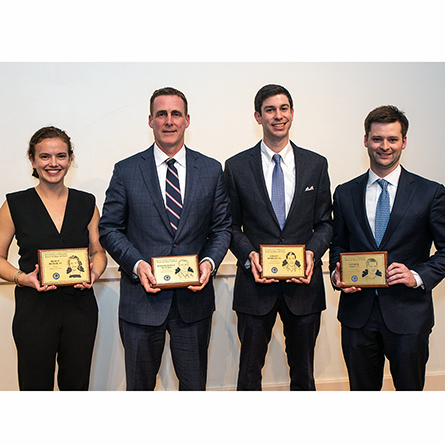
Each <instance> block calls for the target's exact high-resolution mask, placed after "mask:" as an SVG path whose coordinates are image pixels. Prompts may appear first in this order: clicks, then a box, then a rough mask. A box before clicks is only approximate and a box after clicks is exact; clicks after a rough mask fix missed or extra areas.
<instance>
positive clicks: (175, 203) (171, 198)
mask: <svg viewBox="0 0 445 445" xmlns="http://www.w3.org/2000/svg"><path fill="white" fill-rule="evenodd" d="M165 162H166V163H167V176H166V182H165V204H166V207H167V213H168V217H169V219H170V224H171V226H172V227H173V230H174V231H175V232H176V230H177V229H178V224H179V219H180V218H181V211H182V199H181V189H180V187H179V176H178V170H176V167H175V166H174V163H175V162H176V161H175V159H173V158H172V159H167V160H166V161H165Z"/></svg>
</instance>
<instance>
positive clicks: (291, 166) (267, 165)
mask: <svg viewBox="0 0 445 445" xmlns="http://www.w3.org/2000/svg"><path fill="white" fill-rule="evenodd" d="M274 154H275V152H274V151H272V150H271V149H270V148H269V147H268V146H267V145H266V144H265V143H264V142H263V141H261V163H262V166H263V173H264V180H265V181H266V188H267V192H268V193H269V198H270V199H271V200H272V173H273V169H274V167H275V161H274V160H273V159H272V157H273V155H274ZM278 154H279V155H280V156H281V168H282V170H283V175H284V193H285V201H286V217H287V215H288V213H289V209H290V206H291V204H292V199H293V197H294V191H295V156H294V151H293V150H292V146H291V145H290V142H288V144H287V145H286V147H284V148H283V149H282V150H281V151H280V153H278Z"/></svg>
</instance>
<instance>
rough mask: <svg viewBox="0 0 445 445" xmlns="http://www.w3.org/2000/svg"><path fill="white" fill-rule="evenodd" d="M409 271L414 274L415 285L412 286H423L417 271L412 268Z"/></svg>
mask: <svg viewBox="0 0 445 445" xmlns="http://www.w3.org/2000/svg"><path fill="white" fill-rule="evenodd" d="M410 272H411V273H412V274H413V275H414V279H415V280H416V285H415V286H414V288H418V287H420V286H423V280H422V278H420V275H419V274H418V273H417V272H415V271H414V270H411V271H410Z"/></svg>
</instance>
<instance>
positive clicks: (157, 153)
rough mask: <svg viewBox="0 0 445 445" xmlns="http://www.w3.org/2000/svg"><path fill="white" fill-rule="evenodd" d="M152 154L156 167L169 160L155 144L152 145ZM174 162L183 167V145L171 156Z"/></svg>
mask: <svg viewBox="0 0 445 445" xmlns="http://www.w3.org/2000/svg"><path fill="white" fill-rule="evenodd" d="M153 154H154V157H155V163H156V167H159V166H160V165H161V164H162V163H164V162H165V161H166V160H167V159H170V157H169V156H167V155H166V154H165V153H164V152H163V151H162V150H161V149H160V148H159V147H158V146H157V145H156V142H155V144H154V149H153ZM173 157H174V158H175V161H176V162H177V163H178V164H179V165H181V166H182V167H185V145H183V146H182V147H181V149H180V150H179V151H178V152H177V153H176V154H175V156H173Z"/></svg>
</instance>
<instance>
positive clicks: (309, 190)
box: [305, 185, 314, 192]
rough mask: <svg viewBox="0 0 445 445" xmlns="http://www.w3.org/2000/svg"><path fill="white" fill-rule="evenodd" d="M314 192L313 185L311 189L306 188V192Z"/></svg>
mask: <svg viewBox="0 0 445 445" xmlns="http://www.w3.org/2000/svg"><path fill="white" fill-rule="evenodd" d="M312 190H314V186H313V185H311V186H310V187H306V190H305V192H311V191H312Z"/></svg>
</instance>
